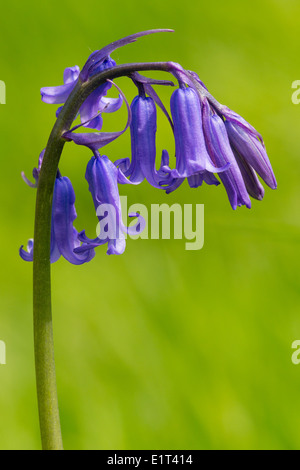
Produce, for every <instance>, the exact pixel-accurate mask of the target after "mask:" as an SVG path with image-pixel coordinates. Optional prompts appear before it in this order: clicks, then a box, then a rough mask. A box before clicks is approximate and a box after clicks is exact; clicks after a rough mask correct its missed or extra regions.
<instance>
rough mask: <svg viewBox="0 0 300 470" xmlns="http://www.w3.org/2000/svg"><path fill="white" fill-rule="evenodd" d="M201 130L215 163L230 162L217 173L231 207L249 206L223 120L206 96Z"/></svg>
mask: <svg viewBox="0 0 300 470" xmlns="http://www.w3.org/2000/svg"><path fill="white" fill-rule="evenodd" d="M202 103H203V130H204V136H205V142H206V147H207V150H208V153H209V155H210V156H211V158H212V160H213V161H214V162H215V163H216V165H224V163H225V162H229V163H230V167H229V168H228V170H227V171H224V172H222V173H220V174H219V178H220V179H221V181H222V183H223V185H224V187H225V189H226V191H227V194H228V199H229V201H230V204H231V206H232V208H233V209H236V208H237V207H238V206H242V205H245V206H246V207H248V208H250V207H251V201H250V198H249V194H248V192H247V189H246V185H245V181H244V179H243V176H242V173H241V171H240V168H239V165H238V163H237V161H236V157H235V155H234V153H233V150H232V148H231V146H230V142H229V138H228V135H227V132H226V126H225V123H224V121H223V120H222V119H221V118H220V116H218V115H217V114H216V113H215V112H213V110H212V109H211V107H210V105H209V103H208V100H207V98H204V99H203V101H202Z"/></svg>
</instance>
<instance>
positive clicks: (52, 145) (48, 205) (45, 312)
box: [33, 62, 170, 450]
mask: <svg viewBox="0 0 300 470" xmlns="http://www.w3.org/2000/svg"><path fill="white" fill-rule="evenodd" d="M169 68H170V67H169V63H168V62H154V63H142V64H139V63H135V64H123V65H120V66H116V67H113V68H111V69H107V70H105V71H104V72H101V73H99V74H97V75H94V76H93V77H92V78H91V79H89V80H88V81H86V82H84V83H82V82H80V80H78V82H77V83H76V85H75V87H74V89H73V91H72V92H71V94H70V96H69V97H68V99H67V101H66V103H65V105H64V106H63V108H62V110H61V112H60V114H59V116H58V118H57V120H56V123H55V125H54V127H53V129H52V132H51V134H50V137H49V140H48V143H47V147H46V150H45V153H44V157H43V163H42V167H41V171H40V174H39V181H38V188H37V196H36V209H35V228H34V256H33V317H34V355H35V370H36V387H37V398H38V408H39V420H40V432H41V441H42V448H43V449H44V450H62V449H63V443H62V436H61V426H60V418H59V408H58V398H57V386H56V374H55V359H54V343H53V328H52V311H51V269H50V239H51V213H52V198H53V190H54V183H55V178H56V174H57V170H58V164H59V160H60V156H61V153H62V150H63V147H64V144H65V142H66V140H65V139H64V138H63V134H64V133H65V132H67V131H68V130H70V128H71V125H72V123H73V121H74V119H75V118H76V115H77V113H78V111H79V109H80V106H81V105H82V103H83V102H84V101H85V99H86V98H87V97H88V96H89V95H90V93H92V91H94V90H95V89H96V88H97V87H98V86H99V85H101V84H102V83H104V82H105V81H106V80H107V79H110V80H112V79H114V78H117V77H121V76H129V75H130V74H131V73H133V72H139V71H147V70H148V71H150V70H161V71H166V72H168V71H169Z"/></svg>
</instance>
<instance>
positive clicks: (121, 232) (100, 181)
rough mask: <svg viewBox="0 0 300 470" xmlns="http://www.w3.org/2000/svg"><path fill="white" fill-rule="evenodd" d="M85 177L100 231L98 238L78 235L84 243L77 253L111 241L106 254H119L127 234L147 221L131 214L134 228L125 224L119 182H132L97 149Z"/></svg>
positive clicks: (123, 246)
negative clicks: (135, 219) (134, 219)
mask: <svg viewBox="0 0 300 470" xmlns="http://www.w3.org/2000/svg"><path fill="white" fill-rule="evenodd" d="M85 177H86V180H87V182H88V184H89V190H90V192H91V194H92V198H93V202H94V206H95V209H96V214H97V216H98V219H99V226H100V231H99V235H98V237H97V238H95V239H89V238H88V237H87V236H86V234H85V232H84V231H83V232H81V233H80V234H79V239H80V240H81V241H82V242H83V244H82V245H81V247H79V248H76V249H75V253H78V254H79V253H85V252H89V250H91V249H94V248H95V247H97V246H100V245H103V244H106V243H107V244H108V248H107V254H108V255H111V254H117V255H120V254H122V253H123V252H124V250H125V246H126V240H125V234H129V235H136V234H138V233H140V232H142V231H143V230H144V228H145V220H144V219H143V217H142V216H140V215H139V214H137V213H130V214H128V215H129V217H137V219H138V220H137V222H136V223H135V225H134V226H132V227H126V226H125V225H124V223H123V220H122V208H121V201H120V195H119V188H118V183H121V184H124V183H130V181H129V180H128V179H127V178H126V177H125V176H124V174H123V173H122V171H121V170H120V169H118V168H117V167H116V166H115V165H114V164H113V163H112V162H111V161H110V160H109V159H108V158H107V156H105V155H100V154H99V152H97V151H96V152H95V155H94V156H93V157H92V158H91V160H90V161H89V162H88V165H87V169H86V174H85Z"/></svg>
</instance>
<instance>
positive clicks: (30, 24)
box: [0, 0, 300, 450]
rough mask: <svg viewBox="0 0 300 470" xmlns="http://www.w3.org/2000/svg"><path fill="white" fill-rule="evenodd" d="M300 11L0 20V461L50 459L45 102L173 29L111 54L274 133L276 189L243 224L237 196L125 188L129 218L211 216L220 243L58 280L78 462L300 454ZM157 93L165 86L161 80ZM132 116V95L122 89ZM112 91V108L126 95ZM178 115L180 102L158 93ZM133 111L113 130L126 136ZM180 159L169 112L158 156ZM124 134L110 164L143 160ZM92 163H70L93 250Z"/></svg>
mask: <svg viewBox="0 0 300 470" xmlns="http://www.w3.org/2000/svg"><path fill="white" fill-rule="evenodd" d="M299 15H300V5H299V2H297V1H296V0H259V1H258V0H252V1H251V2H250V1H240V0H227V1H226V2H224V1H220V0H218V1H216V2H204V1H196V0H192V1H190V2H189V3H188V4H186V5H184V4H183V3H182V2H180V1H178V0H173V1H172V2H171V1H166V2H162V1H158V0H152V1H151V2H140V1H139V2H138V1H136V0H133V1H128V2H122V1H120V0H115V2H113V3H111V4H109V3H108V2H106V3H104V2H102V4H101V3H100V2H98V1H95V0H90V1H89V2H88V3H87V4H86V5H85V4H84V3H82V2H79V1H78V0H73V1H70V0H69V1H66V0H60V1H57V0H54V1H52V2H47V3H46V2H39V1H33V0H29V1H28V2H24V3H20V2H11V3H10V4H8V3H6V4H3V3H2V5H1V28H0V79H1V80H4V81H5V83H6V87H7V96H6V100H7V103H6V104H5V105H0V135H1V139H0V149H1V157H2V158H1V175H2V176H1V185H0V191H1V201H2V202H1V226H2V230H1V282H0V286H1V294H0V312H1V313H0V339H1V340H3V341H5V344H6V354H7V357H6V362H7V363H6V364H5V365H0V448H1V449H39V448H40V438H39V426H38V418H37V403H36V392H35V375H34V357H33V331H32V293H31V292H32V281H31V277H32V265H31V264H29V263H25V262H23V261H22V260H21V259H20V258H19V256H18V248H19V246H20V245H21V244H26V242H27V239H28V238H30V237H32V235H33V221H34V204H35V191H34V190H32V189H30V188H28V187H27V186H26V185H25V184H24V183H23V182H22V180H21V177H20V173H21V171H22V170H24V171H25V173H26V175H27V176H30V175H31V170H32V167H33V166H35V165H36V163H37V158H38V155H39V153H40V151H41V150H42V149H43V148H44V147H45V145H46V142H47V139H48V136H49V133H50V131H51V128H52V125H53V123H54V119H55V117H54V116H55V109H56V107H55V106H52V105H46V104H44V103H42V102H41V100H40V94H39V89H40V88H41V87H42V86H49V85H59V84H61V83H62V75H63V70H64V68H65V67H67V66H72V65H75V64H78V65H79V66H82V65H83V63H84V61H85V60H86V58H87V56H88V55H89V54H90V53H91V51H93V50H95V49H99V48H100V47H101V46H103V45H105V44H107V43H109V42H111V41H113V40H115V39H119V38H120V37H123V36H126V35H128V34H132V33H135V32H137V31H141V30H145V29H152V28H173V29H175V34H166V35H156V36H152V37H151V36H150V37H146V38H142V39H140V40H139V41H138V42H137V43H135V44H133V45H130V46H127V47H126V48H123V49H120V50H118V51H116V52H115V53H114V54H113V57H114V59H115V60H117V61H118V62H119V63H122V62H132V61H152V60H173V61H176V62H179V63H181V64H182V66H183V67H185V68H188V69H191V70H195V71H196V72H198V73H199V75H200V77H201V79H202V80H203V81H204V83H205V84H206V85H207V86H208V88H209V90H210V91H211V93H212V94H213V95H214V96H215V97H216V98H217V99H218V100H219V101H220V102H222V103H223V104H226V105H227V106H229V107H230V108H231V109H233V110H235V111H236V112H238V113H239V114H241V115H242V116H243V117H244V118H245V119H247V120H248V121H249V122H250V123H251V124H253V125H254V126H255V127H256V128H257V129H258V130H259V131H260V132H261V133H262V134H263V137H264V139H265V142H266V146H267V150H268V154H269V156H270V159H271V161H272V165H273V168H274V171H275V173H276V177H277V180H278V190H277V191H271V190H266V195H265V198H264V200H263V202H258V201H254V202H253V207H252V209H251V210H248V209H246V208H240V209H238V210H237V211H232V209H231V207H230V205H229V202H228V200H227V197H226V193H225V190H224V188H223V187H221V186H219V187H218V188H216V187H210V186H206V187H202V188H199V189H197V190H191V189H189V188H188V186H187V185H186V184H184V185H183V186H182V187H181V188H179V189H178V190H177V191H176V192H175V193H173V194H171V195H169V196H167V195H165V194H163V193H161V192H159V191H157V190H155V189H153V188H152V187H150V186H149V185H148V184H147V183H143V184H141V185H140V186H139V187H136V188H132V187H124V186H123V187H121V193H122V194H124V195H128V203H129V204H133V203H137V202H140V203H143V204H146V205H147V206H148V207H149V208H150V204H151V203H163V202H167V203H175V202H176V203H185V204H188V203H190V204H194V205H195V204H196V203H199V204H204V205H205V244H204V248H203V249H202V250H200V251H186V250H185V240H150V239H149V240H137V241H134V240H129V241H128V243H127V248H126V252H125V253H124V254H123V255H122V256H115V257H113V256H107V255H106V254H105V248H101V247H100V248H99V249H98V250H97V256H96V257H95V259H94V260H93V261H92V262H91V263H89V264H87V265H84V266H81V267H76V266H72V265H69V264H68V263H67V262H66V261H65V260H63V259H62V260H60V261H59V262H57V263H56V264H55V265H53V269H52V280H53V317H54V337H55V353H56V369H57V382H58V394H59V403H60V410H61V421H62V430H63V437H64V445H65V448H66V449H171V450H172V449H174V450H176V449H297V448H299V445H300V427H299V419H300V400H299V391H300V365H299V366H296V365H294V364H293V363H292V361H291V355H292V352H293V351H292V349H291V344H292V342H293V341H294V340H297V339H300V311H299V307H300V298H299V294H300V291H299V279H298V277H299V251H298V250H299V235H300V226H299V224H300V221H299V204H300V191H299V172H300V142H299V123H300V106H296V105H294V104H292V101H291V95H292V92H293V90H292V88H291V84H292V82H293V81H294V80H297V79H300V65H299ZM155 77H157V78H165V75H161V74H155ZM118 84H119V85H120V86H122V87H123V89H124V91H125V92H126V93H128V97H129V98H130V99H131V98H132V97H133V96H134V94H135V90H134V88H133V86H132V85H131V83H130V82H128V81H127V80H125V79H121V80H119V81H118ZM114 94H115V92H112V96H113V95H114ZM161 96H162V97H163V99H164V100H165V102H166V104H167V105H168V100H169V96H170V90H169V89H168V90H166V89H163V90H161ZM125 119H126V113H125V109H122V110H120V112H119V113H118V115H117V116H107V120H106V121H105V128H107V129H108V128H109V129H114V130H118V129H121V127H122V126H123V125H124V122H125ZM165 147H166V148H168V149H169V150H170V152H171V153H172V150H173V148H174V144H173V142H172V139H171V134H170V130H169V127H168V124H167V122H166V120H165V119H164V117H163V116H162V115H161V113H159V132H158V140H157V148H158V154H160V153H161V150H162V149H163V148H165ZM129 152H130V140H129V135H128V134H126V135H124V136H123V137H122V138H120V139H119V140H118V141H116V142H114V143H113V144H111V145H109V146H108V147H107V148H106V149H105V153H106V154H107V155H108V156H109V157H110V158H112V159H113V160H115V159H117V158H122V157H126V156H130V153H129ZM89 158H90V154H89V152H88V151H87V150H86V149H84V148H76V146H75V145H73V144H69V145H67V146H66V147H65V150H64V153H63V158H62V162H61V166H60V169H61V171H62V173H63V174H66V175H68V176H69V177H70V178H71V180H72V182H73V185H74V188H75V191H76V196H77V201H76V208H77V213H78V218H77V221H76V227H77V228H78V229H79V230H81V229H83V228H86V230H87V233H88V234H89V235H90V236H94V233H95V232H94V230H95V226H96V218H95V214H94V209H93V205H92V201H91V197H90V194H89V192H88V188H87V183H86V181H85V179H84V172H85V166H86V163H87V161H88V159H89Z"/></svg>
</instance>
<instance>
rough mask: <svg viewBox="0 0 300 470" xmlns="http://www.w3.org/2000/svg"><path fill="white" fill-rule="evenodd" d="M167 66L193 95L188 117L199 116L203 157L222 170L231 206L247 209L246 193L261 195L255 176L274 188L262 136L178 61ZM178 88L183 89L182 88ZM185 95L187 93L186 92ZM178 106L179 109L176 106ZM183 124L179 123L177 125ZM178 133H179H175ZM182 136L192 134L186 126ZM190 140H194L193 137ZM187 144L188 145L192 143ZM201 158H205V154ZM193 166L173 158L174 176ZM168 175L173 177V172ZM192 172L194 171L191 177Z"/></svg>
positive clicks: (260, 187) (220, 173)
mask: <svg viewBox="0 0 300 470" xmlns="http://www.w3.org/2000/svg"><path fill="white" fill-rule="evenodd" d="M170 67H171V70H172V73H173V74H174V76H175V77H176V78H177V79H178V81H179V83H180V84H182V83H184V84H185V85H186V86H187V88H186V89H187V90H191V91H192V92H193V93H195V94H196V95H197V99H198V107H197V111H193V112H191V111H190V112H189V116H193V117H194V119H196V116H197V114H198V115H200V116H201V118H200V119H202V122H201V123H200V125H199V128H200V127H201V131H199V135H201V140H202V135H203V136H204V139H203V140H204V146H203V147H204V148H205V150H203V155H204V156H206V155H207V154H208V155H209V159H210V163H212V165H215V166H216V167H219V168H221V169H222V171H219V172H218V176H219V178H220V179H221V181H222V183H223V185H224V187H225V189H226V191H227V194H228V198H229V201H230V203H231V206H232V208H233V209H236V208H237V207H238V206H242V205H245V206H246V207H248V208H250V207H251V201H250V199H249V196H251V197H252V198H255V199H258V200H261V199H262V198H263V196H264V188H263V186H262V184H261V183H260V181H259V178H258V177H257V175H258V176H259V177H261V178H262V180H263V181H264V182H265V183H266V184H267V185H268V186H269V187H270V188H271V189H275V188H276V187H277V182H276V178H275V175H274V172H273V169H272V166H271V163H270V160H269V158H268V155H267V152H266V148H265V144H264V141H263V139H262V136H261V135H260V134H259V133H258V132H257V130H256V129H255V128H254V127H253V126H252V125H251V124H249V123H248V122H247V121H246V120H245V119H244V118H242V117H241V116H239V115H238V114H237V113H235V112H234V111H232V110H230V109H229V108H228V107H227V106H224V105H221V104H220V103H219V102H218V101H217V100H216V99H215V98H214V97H213V96H212V95H211V94H210V93H209V92H208V90H207V88H206V87H205V85H204V84H203V82H202V81H201V80H200V78H199V77H198V75H197V74H196V73H195V72H192V71H186V70H184V69H183V68H182V67H181V66H180V65H179V64H170ZM181 89H183V90H186V89H184V88H182V87H181ZM177 93H179V90H177ZM185 94H187V92H186V91H185ZM182 108H183V109H184V104H182ZM188 108H189V107H188V106H186V110H187V111H186V112H188ZM178 109H181V108H180V107H178ZM181 116H183V113H181ZM188 119H189V118H188V116H186V119H185V122H186V125H188V123H190V122H189V120H188ZM183 125H184V124H181V126H183ZM178 135H180V133H179V132H178ZM184 135H189V136H190V137H192V135H191V134H189V133H188V129H186V130H185V131H184ZM193 140H194V141H195V142H196V141H197V139H196V137H194V139H193ZM175 142H176V134H175ZM179 142H180V144H181V146H182V148H184V146H186V145H187V146H188V145H189V143H188V141H186V140H183V141H181V140H180V139H179ZM202 144H203V141H202ZM190 146H192V143H191V144H190ZM177 153H179V155H180V150H179V152H176V158H177ZM205 161H207V159H206V157H205ZM226 164H227V167H226ZM193 165H194V164H193V162H192V165H191V164H190V162H189V164H188V165H186V164H185V162H184V163H182V160H181V159H179V161H177V173H178V176H179V175H180V174H181V176H182V177H185V176H187V175H188V172H189V173H190V174H191V173H192V172H193ZM206 170H208V171H209V172H213V173H217V172H216V171H214V169H213V167H212V166H211V165H210V166H209V167H206ZM171 174H172V175H173V176H176V173H175V171H173V172H172V173H171ZM195 175H196V170H195V173H194V177H195ZM201 175H202V176H203V171H200V179H199V182H200V183H201ZM205 178H206V177H205ZM194 183H195V184H194V187H196V186H197V183H198V177H197V178H196V179H195V181H194ZM173 184H175V186H176V184H177V185H178V182H176V181H175V183H173ZM171 190H172V187H170V188H169V189H168V191H171Z"/></svg>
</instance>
